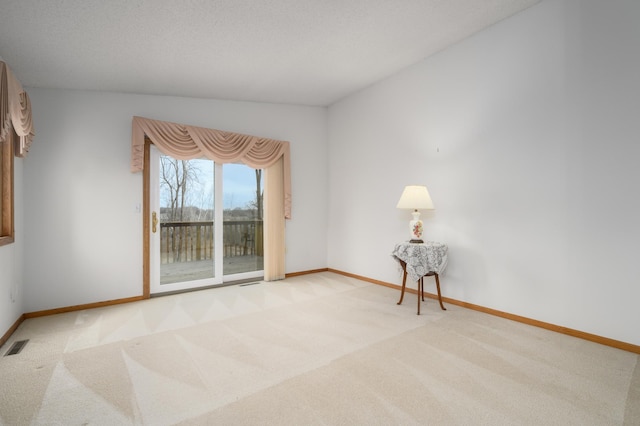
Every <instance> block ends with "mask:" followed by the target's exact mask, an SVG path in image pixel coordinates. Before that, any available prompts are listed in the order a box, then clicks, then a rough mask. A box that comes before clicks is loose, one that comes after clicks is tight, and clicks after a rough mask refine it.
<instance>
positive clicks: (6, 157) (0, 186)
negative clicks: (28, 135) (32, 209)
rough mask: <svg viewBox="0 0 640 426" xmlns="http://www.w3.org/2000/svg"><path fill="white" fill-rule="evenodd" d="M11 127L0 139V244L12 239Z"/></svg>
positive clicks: (12, 134)
mask: <svg viewBox="0 0 640 426" xmlns="http://www.w3.org/2000/svg"><path fill="white" fill-rule="evenodd" d="M14 137H15V135H14V132H13V129H9V132H8V133H7V136H6V137H5V139H4V140H3V141H0V246H3V245H5V244H11V243H12V242H13V240H14V228H13V144H14V140H15V139H14Z"/></svg>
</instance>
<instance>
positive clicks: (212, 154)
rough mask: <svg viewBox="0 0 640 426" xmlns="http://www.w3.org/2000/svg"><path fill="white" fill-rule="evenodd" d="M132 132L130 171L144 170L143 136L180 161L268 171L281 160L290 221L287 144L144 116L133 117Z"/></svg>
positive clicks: (285, 198)
mask: <svg viewBox="0 0 640 426" xmlns="http://www.w3.org/2000/svg"><path fill="white" fill-rule="evenodd" d="M132 132H133V134H132V138H131V171H132V172H139V171H142V169H143V167H144V137H145V135H146V136H147V137H148V138H149V139H150V140H151V142H153V143H154V145H156V146H157V147H158V149H159V150H160V151H162V152H164V153H166V154H169V155H171V156H172V157H174V158H177V159H179V160H190V159H193V158H201V157H206V158H209V159H210V160H213V161H216V162H218V163H233V162H242V163H244V164H246V165H248V166H250V167H253V168H256V169H258V168H268V167H270V166H272V165H274V164H276V162H277V161H278V160H279V159H280V158H282V160H283V173H284V176H283V184H284V188H283V190H284V217H285V218H286V219H291V171H290V170H291V162H290V159H289V142H285V141H278V140H274V139H267V138H260V137H256V136H249V135H243V134H240V133H233V132H225V131H222V130H215V129H207V128H203V127H196V126H189V125H185V124H176V123H171V122H168V121H158V120H152V119H149V118H143V117H133V125H132Z"/></svg>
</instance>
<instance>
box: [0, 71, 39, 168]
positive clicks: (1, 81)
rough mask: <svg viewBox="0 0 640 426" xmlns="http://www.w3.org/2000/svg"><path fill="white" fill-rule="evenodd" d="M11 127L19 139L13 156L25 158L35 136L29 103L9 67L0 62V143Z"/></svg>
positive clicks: (27, 97)
mask: <svg viewBox="0 0 640 426" xmlns="http://www.w3.org/2000/svg"><path fill="white" fill-rule="evenodd" d="M12 126H13V130H14V131H15V133H16V134H17V135H18V137H19V140H18V145H17V146H16V154H15V155H16V156H18V157H25V156H26V155H27V153H28V152H29V148H30V147H31V142H32V141H33V136H34V134H35V131H34V128H33V120H32V116H31V102H30V101H29V95H28V94H27V92H25V91H24V89H23V88H22V85H21V84H20V82H19V81H18V79H17V78H15V76H14V75H13V73H12V72H11V69H10V68H9V66H8V65H7V64H6V63H4V62H3V61H1V60H0V142H2V141H4V140H5V138H6V137H7V134H8V133H9V131H10V130H11V127H12Z"/></svg>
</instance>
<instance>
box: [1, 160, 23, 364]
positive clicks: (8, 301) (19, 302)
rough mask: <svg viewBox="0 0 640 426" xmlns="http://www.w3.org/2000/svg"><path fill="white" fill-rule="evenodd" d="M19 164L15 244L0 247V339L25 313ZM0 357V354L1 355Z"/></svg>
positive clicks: (18, 168)
mask: <svg viewBox="0 0 640 426" xmlns="http://www.w3.org/2000/svg"><path fill="white" fill-rule="evenodd" d="M22 164H23V160H22V159H20V158H16V159H15V160H14V181H13V186H14V189H13V197H14V203H13V207H14V212H13V214H14V226H15V242H14V243H13V244H8V245H4V246H2V247H0V337H2V336H4V334H5V333H6V332H7V331H8V330H9V328H11V326H12V325H13V324H14V323H15V322H16V321H17V320H18V318H20V316H21V315H22V314H23V313H24V297H23V294H24V288H23V279H22V277H23V275H22V266H23V253H24V233H23V229H24V227H23V220H22V211H23V209H22V193H23V191H22V187H23V183H22V182H23V179H22ZM2 355H3V354H0V356H2Z"/></svg>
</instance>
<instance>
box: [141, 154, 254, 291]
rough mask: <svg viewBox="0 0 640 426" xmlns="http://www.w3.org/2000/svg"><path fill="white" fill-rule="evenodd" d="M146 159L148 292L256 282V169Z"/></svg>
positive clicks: (167, 158) (157, 157)
mask: <svg viewBox="0 0 640 426" xmlns="http://www.w3.org/2000/svg"><path fill="white" fill-rule="evenodd" d="M150 154H151V158H150V176H151V190H150V194H149V198H150V200H149V201H150V206H151V218H150V219H151V236H150V290H151V293H152V294H158V293H166V292H171V291H180V290H186V289H193V288H199V287H207V286H214V285H220V284H222V283H224V282H227V281H233V280H241V279H249V278H256V277H261V276H262V275H263V251H262V250H263V249H262V229H263V228H262V188H263V182H262V171H261V170H254V169H251V168H250V167H247V166H245V165H242V164H225V165H220V164H215V163H214V162H212V161H211V160H207V159H195V160H177V159H175V158H172V157H170V156H166V155H163V154H161V153H160V152H159V151H158V150H157V149H155V148H154V147H153V146H152V147H151V151H150Z"/></svg>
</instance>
